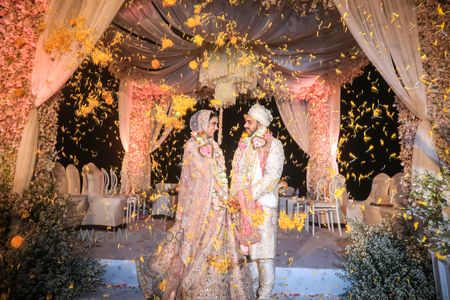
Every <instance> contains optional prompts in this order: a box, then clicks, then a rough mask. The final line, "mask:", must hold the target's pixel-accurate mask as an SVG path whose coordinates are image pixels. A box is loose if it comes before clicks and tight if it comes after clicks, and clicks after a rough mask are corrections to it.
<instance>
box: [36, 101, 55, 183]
mask: <svg viewBox="0 0 450 300" xmlns="http://www.w3.org/2000/svg"><path fill="white" fill-rule="evenodd" d="M61 98H62V94H61V93H57V94H55V95H54V96H52V97H51V98H50V99H49V100H47V101H46V102H45V103H44V104H42V105H41V106H39V108H38V119H39V129H38V130H39V134H38V151H37V157H36V165H35V169H34V174H33V179H32V181H31V184H32V185H36V186H37V185H39V186H42V185H44V186H46V185H49V184H50V183H51V182H52V181H53V178H52V176H51V171H52V169H53V167H54V165H55V161H56V157H55V154H56V153H55V147H56V141H57V134H58V110H59V102H60V101H61Z"/></svg>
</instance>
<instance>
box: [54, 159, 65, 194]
mask: <svg viewBox="0 0 450 300" xmlns="http://www.w3.org/2000/svg"><path fill="white" fill-rule="evenodd" d="M52 177H53V180H54V181H55V185H56V190H57V191H58V192H59V193H61V194H66V193H67V191H68V184H67V177H66V169H65V168H64V166H63V165H62V164H60V163H59V162H56V163H55V166H54V167H53V169H52Z"/></svg>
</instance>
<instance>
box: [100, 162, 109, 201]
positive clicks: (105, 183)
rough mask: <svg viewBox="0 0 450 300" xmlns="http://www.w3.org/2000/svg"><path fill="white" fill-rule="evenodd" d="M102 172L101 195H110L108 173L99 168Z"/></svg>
mask: <svg viewBox="0 0 450 300" xmlns="http://www.w3.org/2000/svg"><path fill="white" fill-rule="evenodd" d="M101 171H102V175H103V190H102V194H103V195H111V191H110V190H109V181H110V180H109V174H108V172H107V171H106V170H105V169H104V168H101Z"/></svg>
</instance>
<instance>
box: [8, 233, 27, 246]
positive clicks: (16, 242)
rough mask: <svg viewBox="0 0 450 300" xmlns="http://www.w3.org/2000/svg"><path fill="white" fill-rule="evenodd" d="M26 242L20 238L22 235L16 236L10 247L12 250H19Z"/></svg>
mask: <svg viewBox="0 0 450 300" xmlns="http://www.w3.org/2000/svg"><path fill="white" fill-rule="evenodd" d="M24 241H25V238H24V237H22V236H20V235H15V236H14V237H13V238H12V239H11V241H10V245H11V247H12V248H14V249H18V248H20V247H21V246H22V245H23V242H24Z"/></svg>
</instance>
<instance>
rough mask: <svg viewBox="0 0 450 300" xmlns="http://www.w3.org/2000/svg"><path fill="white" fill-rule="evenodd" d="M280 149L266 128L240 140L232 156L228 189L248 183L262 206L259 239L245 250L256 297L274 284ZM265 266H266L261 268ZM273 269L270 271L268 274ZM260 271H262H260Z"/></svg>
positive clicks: (281, 159)
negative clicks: (253, 268)
mask: <svg viewBox="0 0 450 300" xmlns="http://www.w3.org/2000/svg"><path fill="white" fill-rule="evenodd" d="M283 165H284V151H283V145H282V144H281V142H280V141H279V140H277V139H276V138H274V137H272V135H271V134H270V132H268V131H267V129H266V128H261V129H259V130H257V131H256V132H255V133H254V134H253V135H252V136H251V137H248V138H246V139H243V140H241V142H240V143H239V147H238V149H237V150H236V153H235V155H234V159H233V171H232V184H231V192H232V193H233V192H235V191H236V190H238V189H239V188H240V187H241V186H242V185H249V187H250V190H251V194H252V196H253V199H254V200H255V201H257V202H258V203H259V204H260V205H261V206H262V209H263V215H264V222H263V223H262V224H261V225H259V226H258V231H259V234H260V238H261V239H260V241H259V242H257V243H255V244H253V245H251V246H250V249H249V252H250V257H251V259H252V261H254V262H256V263H257V265H258V270H259V277H260V288H259V290H258V294H259V299H266V298H268V297H269V296H270V292H271V290H272V287H273V284H274V282H273V281H274V276H275V274H274V272H275V269H274V263H273V261H274V257H275V252H276V232H277V225H278V215H277V212H278V190H277V187H278V182H279V180H280V177H281V174H282V172H283ZM264 269H266V270H264ZM271 272H273V274H268V273H271ZM261 273H263V274H261Z"/></svg>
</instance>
